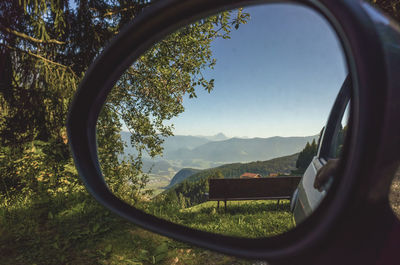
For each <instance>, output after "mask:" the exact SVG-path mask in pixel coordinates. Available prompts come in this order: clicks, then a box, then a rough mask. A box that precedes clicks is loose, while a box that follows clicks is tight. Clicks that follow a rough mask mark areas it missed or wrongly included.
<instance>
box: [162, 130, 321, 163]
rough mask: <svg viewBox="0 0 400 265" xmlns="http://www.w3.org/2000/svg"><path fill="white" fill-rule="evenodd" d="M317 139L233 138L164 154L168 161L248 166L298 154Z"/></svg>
mask: <svg viewBox="0 0 400 265" xmlns="http://www.w3.org/2000/svg"><path fill="white" fill-rule="evenodd" d="M313 139H317V136H308V137H270V138H251V139H242V138H232V139H228V140H224V141H212V142H208V143H205V144H203V145H200V146H198V147H196V148H194V149H189V148H180V149H177V150H175V151H170V152H167V153H166V156H165V157H166V158H167V159H168V160H204V161H213V162H226V163H229V162H250V161H257V160H268V159H272V158H275V157H282V156H285V155H289V154H294V153H297V152H300V151H301V150H302V149H303V148H304V146H305V145H306V143H307V142H312V140H313Z"/></svg>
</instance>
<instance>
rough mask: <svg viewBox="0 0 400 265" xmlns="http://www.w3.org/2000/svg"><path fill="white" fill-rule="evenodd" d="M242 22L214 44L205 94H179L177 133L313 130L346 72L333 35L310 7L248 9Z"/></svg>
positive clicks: (294, 132)
mask: <svg viewBox="0 0 400 265" xmlns="http://www.w3.org/2000/svg"><path fill="white" fill-rule="evenodd" d="M245 11H247V12H249V13H250V15H251V19H250V21H249V23H248V24H246V25H241V26H240V28H239V29H238V30H233V31H232V33H231V39H227V40H223V39H220V40H216V41H214V42H213V44H212V51H213V54H214V57H215V58H216V59H217V64H216V66H215V69H214V70H210V71H206V72H205V76H206V77H208V78H214V79H215V88H214V90H213V91H212V92H211V93H210V94H208V93H207V92H205V91H203V90H200V89H199V90H198V91H197V94H198V97H197V98H195V99H188V98H187V99H184V106H185V112H184V113H182V114H181V115H180V116H179V117H177V118H175V119H173V120H172V123H173V124H175V131H174V132H175V134H178V135H214V134H217V133H219V132H222V133H224V134H225V135H227V136H229V137H244V136H246V137H270V136H277V135H278V136H308V135H314V134H317V133H319V131H320V130H321V128H322V127H323V126H324V125H325V123H326V120H327V117H328V115H329V111H330V108H331V107H332V105H333V101H334V99H335V97H336V94H337V93H338V91H339V89H340V86H341V84H342V83H343V80H344V79H345V76H346V73H347V69H346V64H345V59H344V55H343V53H342V49H341V47H340V44H339V43H338V40H337V38H336V34H335V33H334V32H333V31H332V29H331V28H330V26H329V25H328V24H327V22H326V21H325V20H324V19H323V18H322V17H320V16H319V15H318V14H316V13H315V12H314V11H312V10H309V9H307V8H305V7H300V6H297V5H293V4H290V5H289V4H269V5H264V6H256V7H251V8H247V9H246V10H245Z"/></svg>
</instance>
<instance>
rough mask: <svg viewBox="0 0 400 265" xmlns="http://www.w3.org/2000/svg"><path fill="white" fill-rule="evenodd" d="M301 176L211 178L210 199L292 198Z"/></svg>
mask: <svg viewBox="0 0 400 265" xmlns="http://www.w3.org/2000/svg"><path fill="white" fill-rule="evenodd" d="M300 179H301V176H289V177H287V176H285V177H273V178H272V177H267V178H255V179H209V182H208V183H209V188H210V189H209V193H208V200H209V201H218V208H219V202H220V201H224V203H225V210H226V201H236V200H278V205H279V201H280V200H283V199H291V197H292V195H293V192H294V190H295V189H296V188H297V185H298V184H299V182H300Z"/></svg>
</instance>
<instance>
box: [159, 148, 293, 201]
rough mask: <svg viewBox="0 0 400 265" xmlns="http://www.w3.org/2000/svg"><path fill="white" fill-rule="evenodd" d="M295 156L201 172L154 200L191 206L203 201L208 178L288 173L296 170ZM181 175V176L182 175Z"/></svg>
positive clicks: (225, 166) (177, 183)
mask: <svg viewBox="0 0 400 265" xmlns="http://www.w3.org/2000/svg"><path fill="white" fill-rule="evenodd" d="M298 155H299V154H298V153H297V154H293V155H290V156H284V157H279V158H275V159H271V160H268V161H256V162H251V163H234V164H227V165H223V166H219V167H216V168H210V169H205V170H201V171H199V172H197V173H195V174H193V175H189V174H188V177H186V178H185V179H182V178H180V182H177V181H175V183H174V184H173V185H171V184H170V185H169V189H167V190H166V191H164V192H163V193H161V194H160V195H159V196H156V197H155V199H156V200H165V201H167V202H169V203H178V204H180V205H182V206H183V207H185V206H193V205H196V204H199V203H202V202H204V201H205V197H204V194H205V193H206V192H208V178H210V177H213V176H216V175H217V174H219V173H221V174H222V175H223V176H224V178H239V177H240V175H241V174H243V173H245V172H251V173H258V174H260V175H262V176H265V177H266V176H268V175H269V173H290V172H291V170H295V169H296V160H297V157H298ZM182 175H183V174H182Z"/></svg>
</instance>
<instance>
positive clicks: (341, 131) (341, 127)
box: [329, 101, 350, 159]
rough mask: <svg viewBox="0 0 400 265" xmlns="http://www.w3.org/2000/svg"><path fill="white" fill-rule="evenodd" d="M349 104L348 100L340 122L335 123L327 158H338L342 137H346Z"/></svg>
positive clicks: (342, 141)
mask: <svg viewBox="0 0 400 265" xmlns="http://www.w3.org/2000/svg"><path fill="white" fill-rule="evenodd" d="M349 106H350V101H349V102H348V103H347V105H346V108H345V110H344V112H343V115H342V118H341V119H340V122H338V123H337V125H336V128H335V133H334V135H333V138H332V143H331V146H330V150H329V159H333V158H339V157H340V155H341V153H342V149H343V143H344V139H345V138H346V133H347V129H348V122H349V113H350V110H349Z"/></svg>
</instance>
